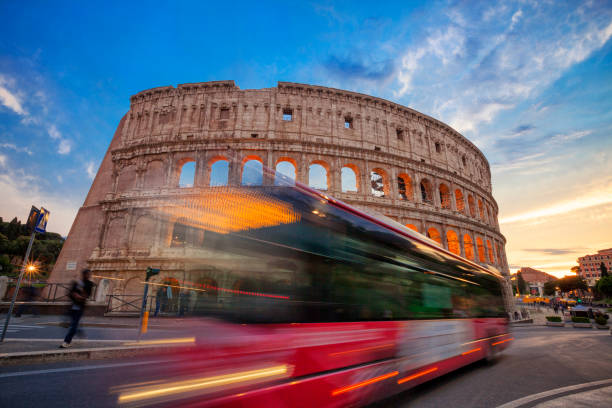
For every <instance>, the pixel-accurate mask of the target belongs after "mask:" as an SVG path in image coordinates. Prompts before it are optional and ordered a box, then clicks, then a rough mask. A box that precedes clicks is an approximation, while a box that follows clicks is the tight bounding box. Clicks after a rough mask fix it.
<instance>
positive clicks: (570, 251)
mask: <svg viewBox="0 0 612 408" xmlns="http://www.w3.org/2000/svg"><path fill="white" fill-rule="evenodd" d="M585 249H586V248H584V247H579V248H565V249H562V248H525V249H522V250H521V251H526V252H535V253H539V254H544V255H568V254H576V253H580V252H584V250H585Z"/></svg>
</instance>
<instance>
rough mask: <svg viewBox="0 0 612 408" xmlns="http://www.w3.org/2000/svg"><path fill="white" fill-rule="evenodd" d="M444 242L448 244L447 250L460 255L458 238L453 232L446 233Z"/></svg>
mask: <svg viewBox="0 0 612 408" xmlns="http://www.w3.org/2000/svg"><path fill="white" fill-rule="evenodd" d="M446 242H448V250H449V251H450V252H452V253H453V254H456V255H461V247H460V245H459V237H458V236H457V233H456V232H455V231H453V230H448V231H446Z"/></svg>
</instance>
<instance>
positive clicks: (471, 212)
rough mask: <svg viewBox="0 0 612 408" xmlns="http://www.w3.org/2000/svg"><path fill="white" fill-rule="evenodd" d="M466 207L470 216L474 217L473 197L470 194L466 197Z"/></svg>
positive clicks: (474, 205)
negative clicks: (468, 208)
mask: <svg viewBox="0 0 612 408" xmlns="http://www.w3.org/2000/svg"><path fill="white" fill-rule="evenodd" d="M468 206H469V207H470V215H471V216H472V217H476V204H474V197H472V195H471V194H470V195H469V196H468Z"/></svg>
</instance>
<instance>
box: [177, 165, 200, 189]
mask: <svg viewBox="0 0 612 408" xmlns="http://www.w3.org/2000/svg"><path fill="white" fill-rule="evenodd" d="M195 169H196V163H195V161H193V160H191V159H190V160H188V161H186V162H184V163H183V165H182V166H181V175H180V177H179V187H181V188H186V187H193V184H194V180H195Z"/></svg>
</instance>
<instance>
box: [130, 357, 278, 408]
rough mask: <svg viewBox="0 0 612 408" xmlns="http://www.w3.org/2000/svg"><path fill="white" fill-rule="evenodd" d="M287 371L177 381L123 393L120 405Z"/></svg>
mask: <svg viewBox="0 0 612 408" xmlns="http://www.w3.org/2000/svg"><path fill="white" fill-rule="evenodd" d="M288 371H289V367H288V366H287V365H284V364H283V365H279V366H273V367H267V368H262V369H258V370H250V371H243V372H240V373H234V374H225V375H218V376H214V377H205V378H199V379H195V380H186V381H177V382H173V383H168V384H162V385H160V386H156V387H155V388H153V387H148V388H145V389H143V390H137V391H132V392H125V393H123V394H121V395H119V398H118V400H119V402H120V403H128V402H133V401H139V400H145V399H151V398H158V397H162V396H168V395H173V394H178V393H183V392H188V391H195V390H204V389H208V388H212V387H218V386H222V385H230V384H236V383H241V382H245V381H250V380H258V379H263V378H268V377H277V376H285V375H286V374H287V373H288Z"/></svg>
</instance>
